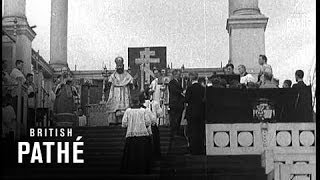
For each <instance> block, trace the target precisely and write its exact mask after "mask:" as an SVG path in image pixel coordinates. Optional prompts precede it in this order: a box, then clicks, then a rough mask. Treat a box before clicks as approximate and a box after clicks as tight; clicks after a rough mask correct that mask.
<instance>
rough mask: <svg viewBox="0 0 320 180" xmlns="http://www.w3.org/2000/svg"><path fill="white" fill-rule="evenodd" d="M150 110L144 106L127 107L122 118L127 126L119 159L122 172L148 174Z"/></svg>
mask: <svg viewBox="0 0 320 180" xmlns="http://www.w3.org/2000/svg"><path fill="white" fill-rule="evenodd" d="M150 126H151V119H150V112H148V110H147V109H145V108H128V109H127V110H126V111H125V113H124V115H123V118H122V127H126V128H127V132H126V142H125V147H124V150H123V156H122V161H121V169H120V171H121V173H123V174H148V173H149V172H150V167H151V165H152V145H151V131H150V128H149V127H150Z"/></svg>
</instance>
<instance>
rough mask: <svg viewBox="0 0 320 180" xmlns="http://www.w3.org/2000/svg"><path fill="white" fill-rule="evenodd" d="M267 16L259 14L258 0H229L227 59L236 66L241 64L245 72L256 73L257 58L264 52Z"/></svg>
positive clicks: (257, 66) (257, 67)
mask: <svg viewBox="0 0 320 180" xmlns="http://www.w3.org/2000/svg"><path fill="white" fill-rule="evenodd" d="M267 22H268V18H267V17H266V16H264V15H263V14H261V12H260V9H259V7H258V0H229V18H228V20H227V31H228V33H229V59H230V61H231V62H232V63H233V64H234V66H235V70H236V71H237V68H236V67H237V66H238V65H240V64H243V65H245V66H246V67H247V72H248V73H252V74H257V73H258V71H259V64H258V58H259V55H260V54H265V36H264V33H265V29H266V26H267Z"/></svg>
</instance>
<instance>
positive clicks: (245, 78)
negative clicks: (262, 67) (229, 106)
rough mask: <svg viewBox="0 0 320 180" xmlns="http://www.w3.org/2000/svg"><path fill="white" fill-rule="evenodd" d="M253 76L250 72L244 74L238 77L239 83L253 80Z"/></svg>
mask: <svg viewBox="0 0 320 180" xmlns="http://www.w3.org/2000/svg"><path fill="white" fill-rule="evenodd" d="M255 81H256V80H255V78H254V77H253V76H252V75H251V74H246V75H245V76H242V77H241V78H240V83H241V84H248V82H255Z"/></svg>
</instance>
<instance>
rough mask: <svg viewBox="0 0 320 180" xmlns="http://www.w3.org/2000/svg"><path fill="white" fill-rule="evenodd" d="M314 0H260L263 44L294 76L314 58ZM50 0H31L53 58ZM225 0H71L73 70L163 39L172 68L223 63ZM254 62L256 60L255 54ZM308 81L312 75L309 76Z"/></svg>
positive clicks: (31, 14)
mask: <svg viewBox="0 0 320 180" xmlns="http://www.w3.org/2000/svg"><path fill="white" fill-rule="evenodd" d="M315 2H316V1H315V0H270V1H269V0H260V1H259V7H260V10H261V12H262V13H263V14H264V15H265V16H267V17H269V21H268V24H267V28H266V31H265V49H266V55H267V57H268V62H269V64H271V65H272V67H273V70H274V76H275V77H276V78H279V79H280V82H282V81H283V80H284V79H291V80H294V72H295V70H297V69H302V70H304V71H305V72H306V74H308V73H309V71H310V69H311V65H312V63H313V62H314V61H315V51H316V49H315V42H316V6H315ZM50 4H51V1H50V0H27V5H26V6H27V7H26V16H27V19H28V22H29V24H30V25H31V26H32V25H37V27H36V28H35V29H34V30H35V31H36V33H37V36H36V38H35V39H34V40H33V42H32V46H33V48H34V49H35V50H36V51H37V50H39V51H40V54H41V55H42V56H43V57H44V58H45V60H46V61H48V62H49V60H50V11H51V10H50V6H51V5H50ZM227 18H228V1H227V0H69V6H68V64H69V67H70V68H71V69H72V70H74V68H75V65H76V66H77V70H97V69H102V67H103V66H104V65H106V66H107V67H108V68H109V69H110V68H112V69H113V68H114V58H115V57H116V56H119V55H120V56H123V57H124V58H125V64H126V65H127V56H128V47H144V46H166V47H167V62H168V64H170V63H172V65H173V67H174V68H179V67H181V65H182V64H184V66H185V67H186V68H188V67H190V68H191V67H207V68H211V67H220V66H221V63H222V64H223V65H225V64H226V63H227V61H228V59H229V44H228V43H229V39H228V38H229V36H228V33H227V30H226V22H227ZM253 63H257V61H255V62H253ZM306 81H308V77H306Z"/></svg>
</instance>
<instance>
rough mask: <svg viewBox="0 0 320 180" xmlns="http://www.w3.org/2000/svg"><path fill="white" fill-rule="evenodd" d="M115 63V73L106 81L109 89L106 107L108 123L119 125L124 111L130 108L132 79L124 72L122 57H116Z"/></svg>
mask: <svg viewBox="0 0 320 180" xmlns="http://www.w3.org/2000/svg"><path fill="white" fill-rule="evenodd" d="M115 63H116V71H115V72H114V73H113V74H111V76H110V77H109V80H108V83H109V85H110V84H111V87H110V93H109V98H108V101H107V104H106V106H107V113H108V121H109V123H113V124H120V123H121V119H122V115H123V113H124V111H125V110H126V109H127V108H129V107H130V87H131V85H132V83H133V78H132V76H131V75H130V74H129V73H128V72H126V71H125V70H124V64H123V58H122V57H116V59H115Z"/></svg>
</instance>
